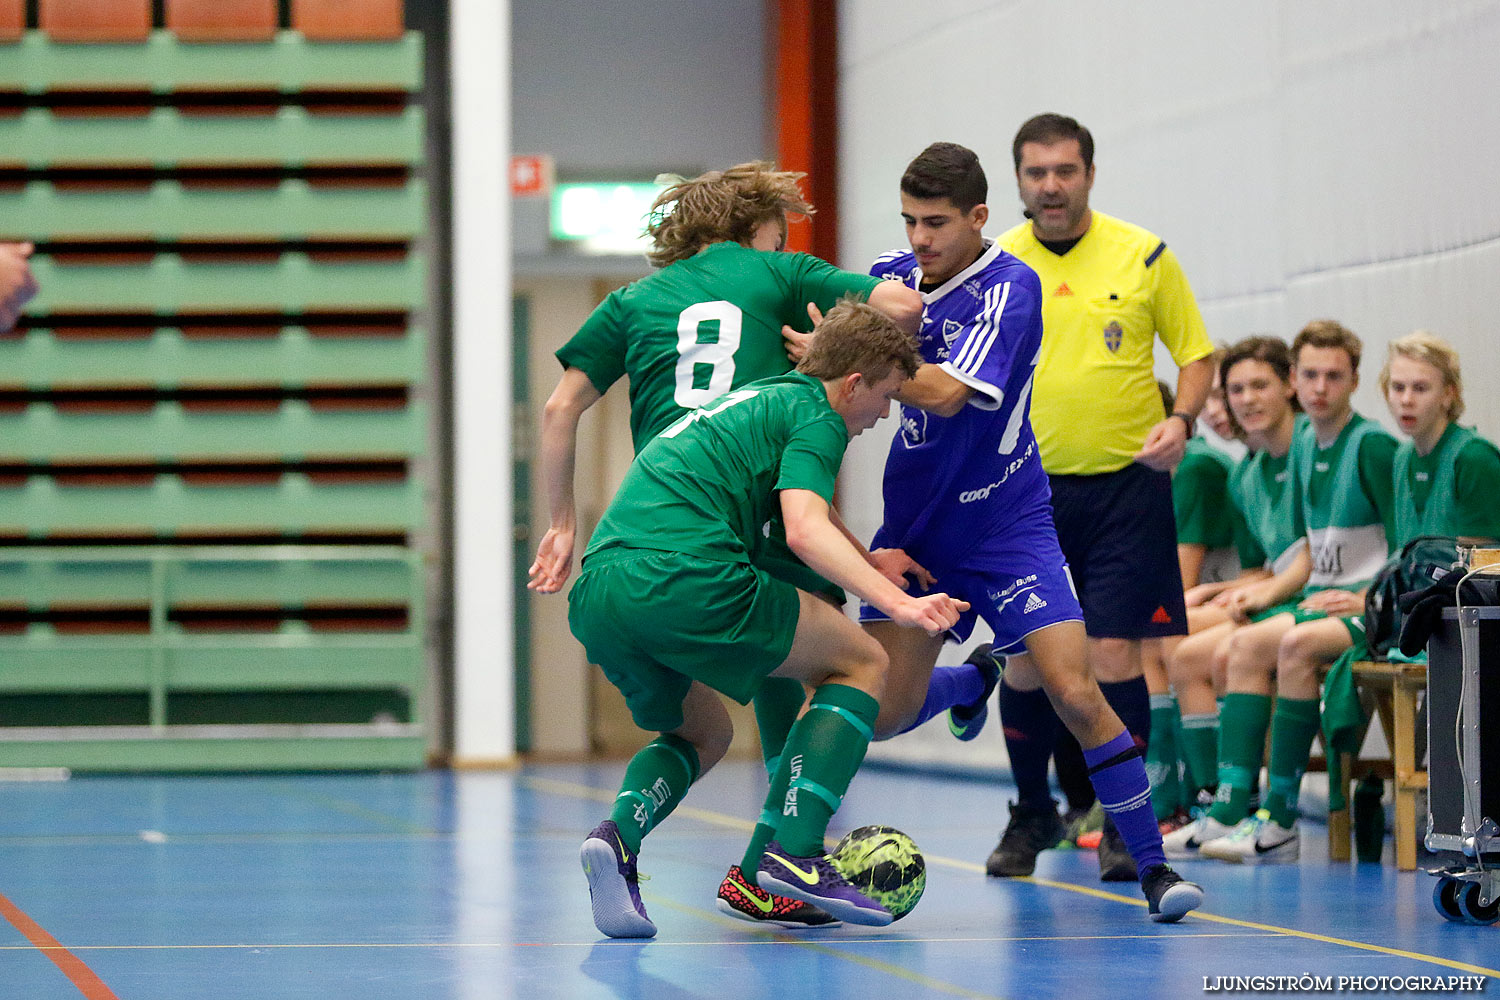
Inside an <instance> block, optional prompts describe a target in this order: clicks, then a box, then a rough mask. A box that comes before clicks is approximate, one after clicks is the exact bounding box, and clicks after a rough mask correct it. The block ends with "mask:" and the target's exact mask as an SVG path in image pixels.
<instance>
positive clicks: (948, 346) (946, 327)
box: [937, 319, 964, 361]
mask: <svg viewBox="0 0 1500 1000" xmlns="http://www.w3.org/2000/svg"><path fill="white" fill-rule="evenodd" d="M963 328H964V325H963V324H962V323H960V322H959V321H958V320H956V319H945V320H943V346H942V347H939V348H938V352H937V359H938V360H939V361H946V360H948V355H949V353H951V351H952V349H953V342H954V341H955V340H957V339H958V335H959V334H960V333H961V332H963Z"/></svg>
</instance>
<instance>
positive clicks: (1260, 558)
mask: <svg viewBox="0 0 1500 1000" xmlns="http://www.w3.org/2000/svg"><path fill="white" fill-rule="evenodd" d="M1233 518H1234V548H1235V551H1236V552H1238V553H1239V554H1240V569H1260V568H1261V567H1263V566H1264V565H1265V564H1266V560H1267V556H1266V551H1265V549H1263V548H1261V547H1260V543H1259V542H1257V541H1256V540H1255V535H1254V533H1252V532H1251V531H1250V526H1249V525H1248V524H1246V523H1245V515H1244V514H1242V513H1241V512H1240V509H1239V507H1234V508H1233Z"/></svg>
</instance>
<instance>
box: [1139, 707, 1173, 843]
mask: <svg viewBox="0 0 1500 1000" xmlns="http://www.w3.org/2000/svg"><path fill="white" fill-rule="evenodd" d="M1146 777H1147V778H1148V779H1149V780H1150V782H1151V811H1152V812H1153V813H1155V814H1156V818H1157V820H1164V819H1166V818H1167V817H1168V816H1170V815H1172V813H1174V812H1176V811H1177V798H1178V794H1179V792H1178V775H1177V699H1176V698H1174V697H1172V696H1171V695H1170V694H1153V695H1152V696H1151V739H1150V741H1149V742H1148V743H1147V746H1146Z"/></svg>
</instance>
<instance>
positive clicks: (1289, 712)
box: [1265, 698, 1319, 826]
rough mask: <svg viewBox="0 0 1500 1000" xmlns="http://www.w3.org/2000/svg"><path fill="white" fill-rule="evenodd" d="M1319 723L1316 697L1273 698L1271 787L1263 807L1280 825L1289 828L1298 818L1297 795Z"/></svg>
mask: <svg viewBox="0 0 1500 1000" xmlns="http://www.w3.org/2000/svg"><path fill="white" fill-rule="evenodd" d="M1318 722H1319V720H1318V700H1317V699H1316V698H1277V699H1276V713H1275V714H1274V715H1273V716H1272V717H1271V763H1270V766H1269V770H1270V774H1271V787H1270V788H1269V789H1267V791H1266V801H1265V807H1266V811H1267V812H1269V813H1270V814H1271V819H1273V820H1275V821H1276V822H1277V823H1279V824H1281V825H1282V826H1291V825H1292V823H1294V822H1295V821H1296V819H1297V794H1298V792H1299V791H1300V790H1301V788H1302V775H1303V774H1304V773H1305V772H1306V771H1307V761H1308V758H1309V757H1311V756H1312V743H1313V737H1314V736H1316V735H1318Z"/></svg>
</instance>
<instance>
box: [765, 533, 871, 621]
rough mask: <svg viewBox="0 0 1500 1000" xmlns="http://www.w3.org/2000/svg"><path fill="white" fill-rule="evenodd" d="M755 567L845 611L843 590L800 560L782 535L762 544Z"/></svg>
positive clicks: (773, 536)
mask: <svg viewBox="0 0 1500 1000" xmlns="http://www.w3.org/2000/svg"><path fill="white" fill-rule="evenodd" d="M751 561H752V562H753V563H755V565H756V566H757V567H758V568H760V569H763V570H765V571H766V572H767V573H769V574H771V575H772V576H774V577H775V578H776V579H778V580H784V581H786V582H787V583H790V584H791V585H792V586H793V587H796V588H797V589H798V590H805V591H807V592H808V593H809V594H812V595H814V596H815V597H821V598H823V599H824V600H827V601H831V602H833V604H834V606H836V607H840V608H842V607H843V606H844V602H845V601H846V600H847V599H848V597H847V595H845V593H844V588H842V587H840V586H839V585H838V584H836V583H830V582H828V581H827V580H825V579H823V577H821V576H819V575H818V574H817V573H815V572H814V571H813V570H811V569H809V568H808V565H807V564H806V563H805V562H803V561H802V560H801V559H798V558H797V555H796V553H794V552H793V551H792V550H791V549H790V548H789V547H788V546H787V544H786V539H784V538H782V537H781V536H780V535H777V534H774V533H773V534H771V535H770V537H768V538H766V539H765V541H764V542H763V543H762V544H761V547H760V550H759V551H757V552H756V553H755V554H754V556H752V557H751Z"/></svg>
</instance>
